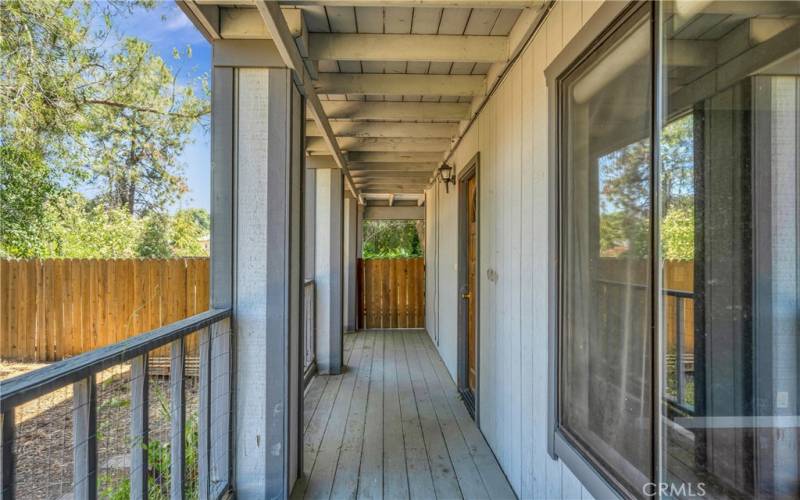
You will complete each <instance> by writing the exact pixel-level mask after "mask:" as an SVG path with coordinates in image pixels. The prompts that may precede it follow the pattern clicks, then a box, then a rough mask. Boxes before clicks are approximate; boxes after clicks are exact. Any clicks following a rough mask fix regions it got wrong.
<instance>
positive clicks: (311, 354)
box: [303, 280, 317, 379]
mask: <svg viewBox="0 0 800 500" xmlns="http://www.w3.org/2000/svg"><path fill="white" fill-rule="evenodd" d="M315 295H316V287H315V285H314V280H306V282H305V285H304V286H303V345H304V347H305V358H304V368H305V378H306V379H308V378H309V376H310V375H311V373H312V371H313V369H314V366H315V363H316V359H317V354H316V353H317V343H316V339H317V336H316V332H315V327H316V318H315V316H316V314H315V312H316V296H315Z"/></svg>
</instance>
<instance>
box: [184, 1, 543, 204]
mask: <svg viewBox="0 0 800 500" xmlns="http://www.w3.org/2000/svg"><path fill="white" fill-rule="evenodd" d="M544 3H545V2H544V1H542V0H535V1H531V0H528V1H512V0H502V1H477V0H446V1H442V0H407V1H402V0H389V1H383V2H378V1H368V0H351V1H347V0H345V1H296V0H294V1H282V2H278V4H280V5H281V9H282V12H283V18H284V20H285V21H286V27H287V28H288V32H289V33H291V35H292V37H293V38H294V47H290V48H289V50H290V51H295V49H296V53H297V54H298V56H299V58H301V59H302V63H303V65H304V66H305V67H304V68H303V69H302V70H301V71H302V72H303V73H304V75H305V76H307V77H308V79H307V80H306V78H304V77H303V78H300V79H299V80H300V81H303V82H304V84H305V85H306V86H307V87H310V89H308V90H309V91H310V92H311V93H313V94H314V95H315V96H316V98H318V99H319V103H320V108H321V112H322V113H324V115H325V116H324V118H323V119H324V121H326V122H328V123H329V126H328V127H326V126H320V122H319V120H318V117H317V116H314V111H315V109H314V107H313V104H314V103H313V102H311V101H312V99H311V98H309V111H310V112H309V116H310V117H311V118H314V121H313V122H309V125H308V126H307V129H306V130H307V132H306V133H307V148H306V152H307V155H308V156H309V157H310V159H311V160H312V162H313V163H314V165H315V166H314V168H327V167H333V168H343V169H344V170H345V172H346V174H347V176H348V185H349V187H350V189H351V190H352V191H353V193H354V194H355V195H356V196H357V197H359V199H360V200H361V202H362V203H368V202H369V200H381V203H384V202H385V201H386V200H389V201H390V202H391V201H392V200H393V199H401V197H402V198H409V197H410V198H411V199H416V200H418V202H419V203H420V204H422V203H424V195H423V191H424V189H425V188H426V187H427V186H428V185H429V183H430V182H431V180H432V178H433V177H434V175H435V173H436V169H437V167H438V166H439V165H440V164H441V163H442V162H444V161H446V160H447V158H448V157H449V154H450V153H451V151H452V149H453V148H454V147H455V144H456V143H457V141H458V140H459V138H460V137H461V135H462V134H463V132H464V131H465V130H466V128H467V126H468V124H469V123H470V120H471V119H472V118H473V116H474V115H475V114H476V112H477V110H478V109H479V108H480V106H481V104H482V103H483V101H484V100H485V99H486V98H487V96H488V95H489V93H490V91H491V89H492V88H493V85H494V84H495V83H496V82H497V81H498V80H499V79H500V77H501V76H502V74H503V72H504V70H505V68H506V67H507V65H508V62H509V61H510V60H512V59H513V58H514V56H515V55H516V54H517V53H518V52H519V50H521V48H522V45H524V43H525V42H526V40H527V38H528V36H527V35H528V34H530V32H531V31H532V30H533V28H534V26H535V25H536V23H537V21H538V20H539V18H540V17H541V14H542V12H543V9H542V7H543V5H544ZM179 4H180V5H181V7H182V8H183V10H184V11H185V12H187V14H189V16H190V17H191V18H192V19H193V21H194V22H195V24H196V25H197V26H198V27H199V28H200V29H201V30H202V31H203V32H204V33H205V35H206V36H207V37H208V38H209V39H211V40H214V39H220V38H223V39H238V38H249V39H253V38H273V33H271V32H270V30H269V28H268V25H269V22H268V19H266V18H265V17H264V16H265V15H266V16H269V14H268V10H269V9H266V8H265V7H267V6H270V7H274V6H275V4H274V2H262V1H261V0H255V1H242V0H240V1H227V0H185V1H179ZM270 4H272V5H270ZM275 11H276V12H277V10H275ZM275 39H276V43H280V41H279V40H280V36H278V37H276V38H275ZM289 66H290V67H293V65H292V64H289ZM306 95H307V97H308V92H306ZM329 134H330V137H329V136H328V135H329ZM332 142H335V147H338V149H340V150H341V152H342V159H343V163H344V165H341V164H340V162H339V161H337V158H336V152H335V151H333V150H332V149H335V147H333V146H332V144H331V143H332ZM317 157H320V158H317Z"/></svg>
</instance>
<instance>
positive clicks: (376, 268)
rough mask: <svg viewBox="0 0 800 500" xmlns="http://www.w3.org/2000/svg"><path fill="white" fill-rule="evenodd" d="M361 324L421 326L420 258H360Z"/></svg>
mask: <svg viewBox="0 0 800 500" xmlns="http://www.w3.org/2000/svg"><path fill="white" fill-rule="evenodd" d="M358 269H359V280H358V285H359V291H358V294H359V295H358V296H359V318H360V319H359V321H360V323H359V326H360V328H367V329H370V328H421V327H422V325H423V324H424V322H425V312H424V311H425V295H424V294H425V268H424V261H423V259H421V258H414V259H367V260H362V261H360V262H359V268H358Z"/></svg>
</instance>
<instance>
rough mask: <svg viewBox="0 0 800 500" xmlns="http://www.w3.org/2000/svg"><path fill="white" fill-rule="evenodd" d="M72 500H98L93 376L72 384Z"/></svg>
mask: <svg viewBox="0 0 800 500" xmlns="http://www.w3.org/2000/svg"><path fill="white" fill-rule="evenodd" d="M72 442H73V446H74V448H73V460H74V463H73V475H72V484H73V490H74V491H73V492H74V496H75V498H80V499H88V500H94V499H95V498H97V386H96V385H95V377H94V375H90V376H89V377H87V378H85V379H83V380H79V381H78V382H75V383H74V384H72Z"/></svg>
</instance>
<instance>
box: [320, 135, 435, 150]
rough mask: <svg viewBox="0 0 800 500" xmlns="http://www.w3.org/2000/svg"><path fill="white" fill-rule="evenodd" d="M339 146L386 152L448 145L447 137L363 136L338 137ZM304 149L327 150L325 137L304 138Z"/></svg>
mask: <svg viewBox="0 0 800 500" xmlns="http://www.w3.org/2000/svg"><path fill="white" fill-rule="evenodd" d="M338 142H339V147H340V148H341V149H342V150H345V151H388V152H421V153H425V152H437V151H438V152H444V151H446V150H447V147H448V146H449V145H450V140H449V139H413V138H404V137H394V138H389V139H383V138H373V137H369V138H363V137H340V138H338ZM306 151H310V152H312V153H314V152H325V151H328V145H327V141H326V140H325V137H310V138H308V139H307V140H306Z"/></svg>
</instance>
